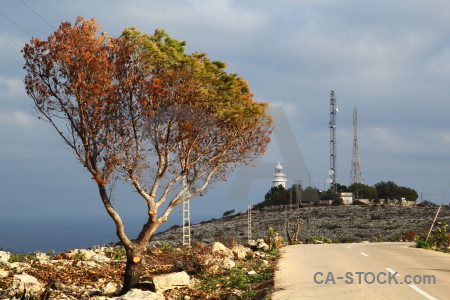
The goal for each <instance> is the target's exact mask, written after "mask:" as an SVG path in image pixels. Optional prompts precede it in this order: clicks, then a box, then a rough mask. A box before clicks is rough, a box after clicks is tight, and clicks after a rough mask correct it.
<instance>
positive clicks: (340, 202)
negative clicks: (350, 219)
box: [331, 198, 344, 206]
mask: <svg viewBox="0 0 450 300" xmlns="http://www.w3.org/2000/svg"><path fill="white" fill-rule="evenodd" d="M331 205H332V206H341V205H344V199H342V198H338V199H334V200H333V202H331Z"/></svg>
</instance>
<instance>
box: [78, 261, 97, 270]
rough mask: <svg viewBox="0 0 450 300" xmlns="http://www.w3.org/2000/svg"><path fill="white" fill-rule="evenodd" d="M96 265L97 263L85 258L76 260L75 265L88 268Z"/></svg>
mask: <svg viewBox="0 0 450 300" xmlns="http://www.w3.org/2000/svg"><path fill="white" fill-rule="evenodd" d="M96 266H98V264H97V263H96V262H94V261H85V260H81V261H79V262H77V267H88V268H94V267H96Z"/></svg>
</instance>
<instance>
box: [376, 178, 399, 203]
mask: <svg viewBox="0 0 450 300" xmlns="http://www.w3.org/2000/svg"><path fill="white" fill-rule="evenodd" d="M374 187H375V189H376V190H377V193H378V198H379V199H386V200H394V199H395V197H396V196H397V194H396V193H397V188H398V185H397V184H395V183H394V182H393V181H387V182H385V181H381V182H379V183H377V184H375V185H374Z"/></svg>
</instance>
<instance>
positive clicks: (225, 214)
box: [223, 209, 236, 217]
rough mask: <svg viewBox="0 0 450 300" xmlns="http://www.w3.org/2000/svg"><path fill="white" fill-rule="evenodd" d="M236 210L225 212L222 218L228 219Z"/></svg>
mask: <svg viewBox="0 0 450 300" xmlns="http://www.w3.org/2000/svg"><path fill="white" fill-rule="evenodd" d="M235 211H236V210H234V209H232V210H227V211H226V212H224V213H223V217H228V216H230V215H232V214H234V213H235Z"/></svg>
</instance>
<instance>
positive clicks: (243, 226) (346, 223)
mask: <svg viewBox="0 0 450 300" xmlns="http://www.w3.org/2000/svg"><path fill="white" fill-rule="evenodd" d="M437 210H438V208H437V207H434V208H425V207H402V206H385V205H376V206H371V205H347V206H325V207H303V208H299V209H297V210H290V211H285V210H284V209H283V210H273V211H252V237H263V236H266V235H267V232H268V228H269V227H273V228H275V229H276V230H277V232H278V233H279V234H280V235H281V236H283V237H284V238H285V240H286V220H287V219H289V221H290V231H291V232H292V230H293V223H294V220H295V218H296V216H299V217H300V231H299V240H301V241H303V242H307V241H308V240H311V239H315V240H317V238H327V239H330V240H331V241H333V242H360V241H372V242H375V241H400V240H405V239H406V238H410V235H411V233H412V231H414V232H416V233H421V232H428V230H429V228H430V226H431V224H432V222H433V219H434V217H435V214H436V212H437ZM247 220H248V216H247V214H240V215H235V216H230V217H226V218H222V219H219V220H210V221H206V222H202V223H200V224H195V225H192V226H191V229H192V236H191V238H192V240H195V241H201V242H204V243H211V242H214V241H223V242H229V240H236V241H237V242H240V243H245V242H246V241H247V230H248V227H247V223H248V221H247ZM437 221H445V222H447V223H448V224H450V208H449V207H443V208H442V209H441V211H440V214H439V217H438V219H437ZM174 227H177V226H174ZM181 230H182V228H181V227H178V228H172V229H170V230H168V231H166V232H163V233H159V234H157V235H156V236H154V238H153V240H160V241H163V240H164V241H170V242H172V243H174V244H175V243H177V242H179V241H180V239H181V236H182V232H181Z"/></svg>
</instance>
